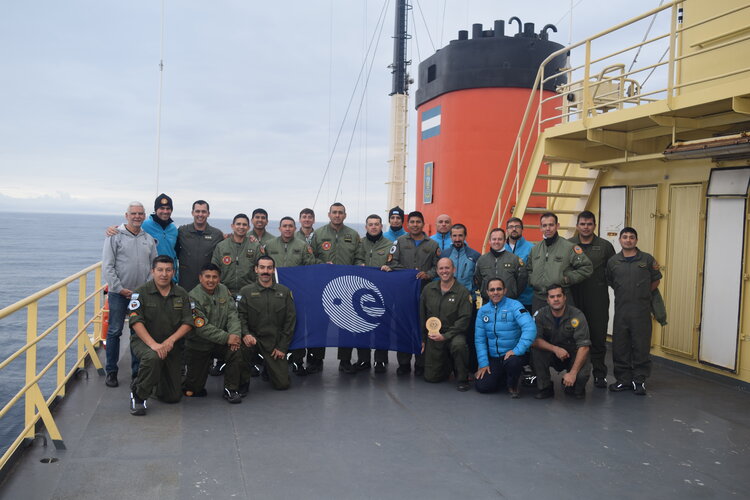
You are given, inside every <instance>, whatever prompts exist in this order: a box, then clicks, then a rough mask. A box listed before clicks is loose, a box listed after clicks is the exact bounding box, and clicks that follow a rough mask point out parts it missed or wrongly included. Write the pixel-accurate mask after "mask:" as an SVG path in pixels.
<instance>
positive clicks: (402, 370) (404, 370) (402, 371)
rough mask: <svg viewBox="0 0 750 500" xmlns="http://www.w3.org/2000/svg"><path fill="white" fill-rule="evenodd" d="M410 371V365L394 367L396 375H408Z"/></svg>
mask: <svg viewBox="0 0 750 500" xmlns="http://www.w3.org/2000/svg"><path fill="white" fill-rule="evenodd" d="M410 373H411V365H398V368H396V375H409V374H410Z"/></svg>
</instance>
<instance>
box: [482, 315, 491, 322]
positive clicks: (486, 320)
mask: <svg viewBox="0 0 750 500" xmlns="http://www.w3.org/2000/svg"><path fill="white" fill-rule="evenodd" d="M482 321H484V322H485V323H489V322H490V317H489V316H486V315H485V316H482Z"/></svg>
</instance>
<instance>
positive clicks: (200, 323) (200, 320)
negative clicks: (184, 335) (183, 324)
mask: <svg viewBox="0 0 750 500" xmlns="http://www.w3.org/2000/svg"><path fill="white" fill-rule="evenodd" d="M193 324H194V325H195V326H196V328H200V327H202V326H203V325H205V324H206V320H205V319H203V318H201V317H200V316H199V317H197V318H195V320H194V321H193Z"/></svg>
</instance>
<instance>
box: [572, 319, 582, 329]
mask: <svg viewBox="0 0 750 500" xmlns="http://www.w3.org/2000/svg"><path fill="white" fill-rule="evenodd" d="M580 324H581V322H580V321H578V318H573V319H571V320H570V326H572V327H573V328H578V325H580Z"/></svg>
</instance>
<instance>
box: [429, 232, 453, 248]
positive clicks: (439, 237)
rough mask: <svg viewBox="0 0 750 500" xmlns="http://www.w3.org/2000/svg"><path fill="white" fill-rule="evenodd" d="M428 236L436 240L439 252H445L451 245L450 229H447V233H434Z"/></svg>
mask: <svg viewBox="0 0 750 500" xmlns="http://www.w3.org/2000/svg"><path fill="white" fill-rule="evenodd" d="M430 238H432V239H433V240H435V241H437V244H438V246H439V247H440V252H441V253H442V252H445V251H446V250H448V249H449V248H450V247H451V246H453V240H452V239H451V233H450V231H448V232H447V233H435V234H433V235H432V236H430Z"/></svg>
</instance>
